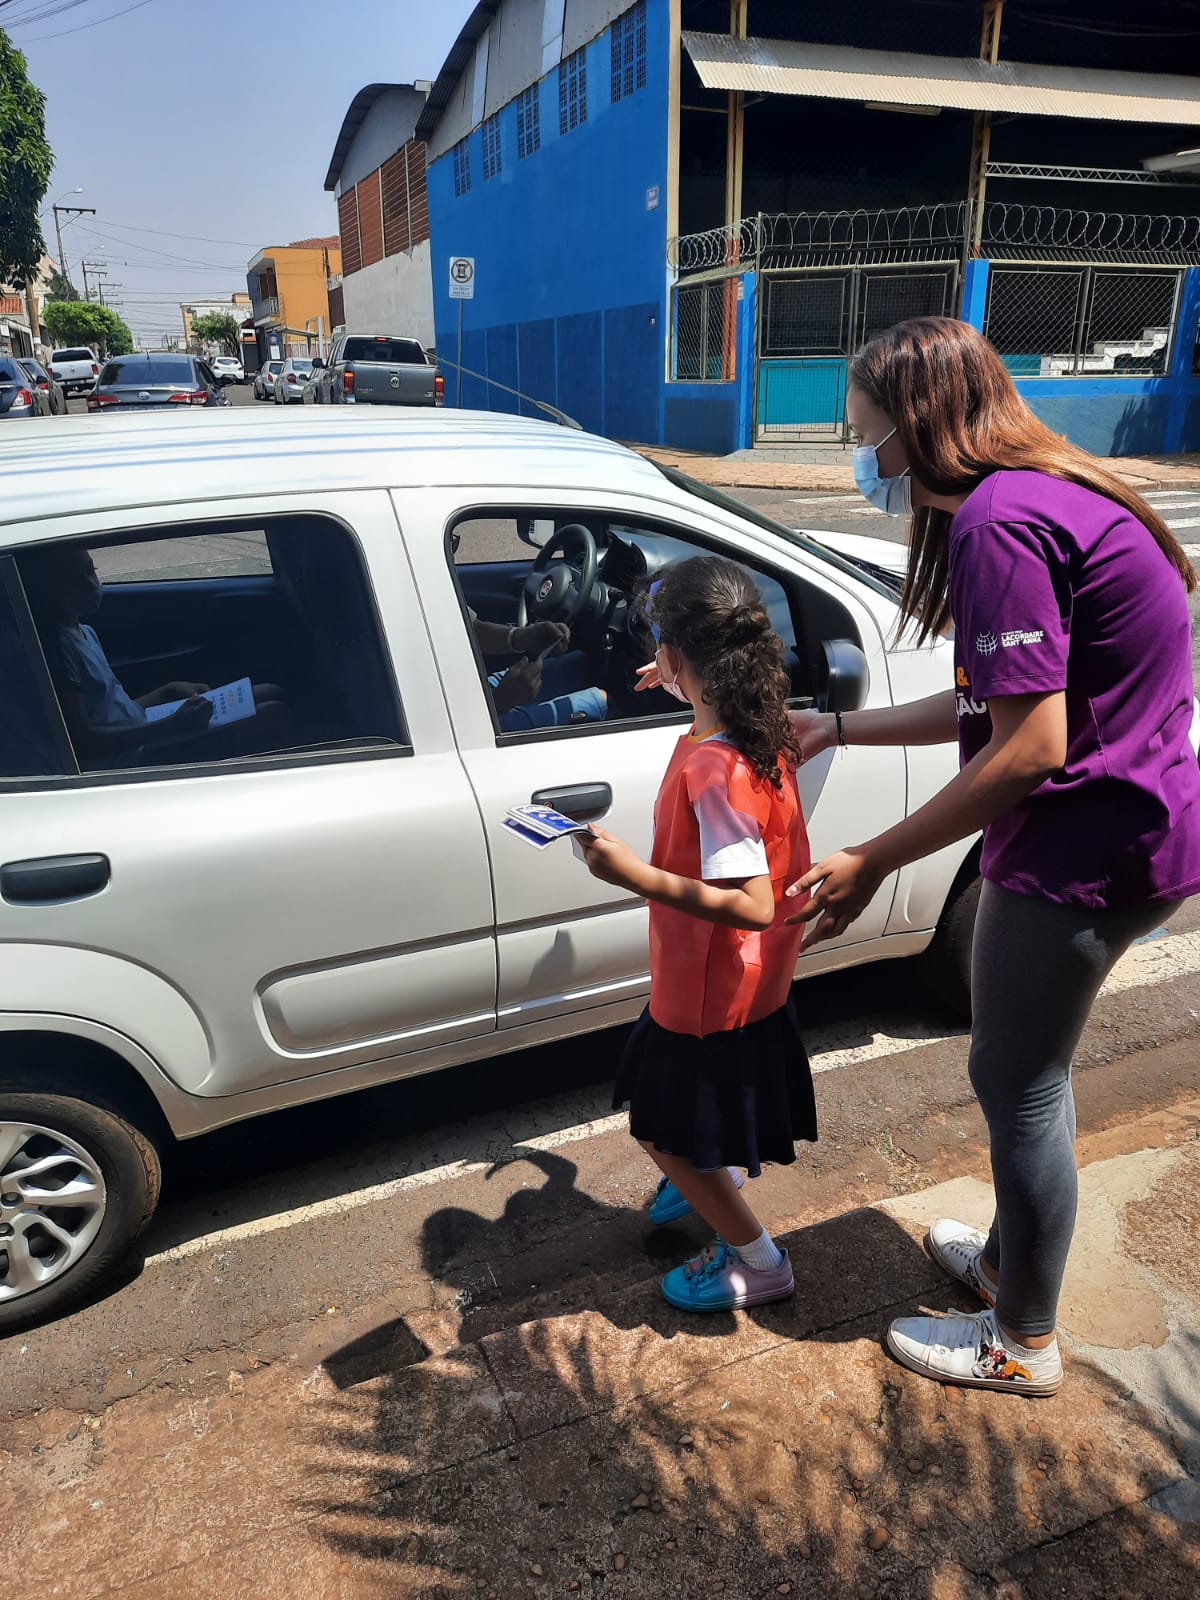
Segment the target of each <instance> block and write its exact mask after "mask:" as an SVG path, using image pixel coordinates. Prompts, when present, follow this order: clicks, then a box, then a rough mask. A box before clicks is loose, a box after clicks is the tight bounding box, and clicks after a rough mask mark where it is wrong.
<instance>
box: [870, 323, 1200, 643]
mask: <svg viewBox="0 0 1200 1600" xmlns="http://www.w3.org/2000/svg"><path fill="white" fill-rule="evenodd" d="M850 386H851V388H854V389H859V390H861V391H862V393H863V394H865V395H866V397H867V398H868V399H869V400H870V401H871V402H872V403H873V404H874V405H876V406H878V407H879V409H880V410H881V411H883V412H886V414H887V415H888V416H889V417H890V418H891V419H892V421H893V422H894V423H895V424H896V432H897V435H898V437H899V439H900V442H901V444H902V445H903V446H904V451H905V454H906V455H907V457H908V463H909V467H910V469H911V471H912V475H913V477H914V478H915V479H916V480H917V481H918V482H920V483H921V484H923V485H924V486H925V488H927V489H931V490H932V491H933V493H934V494H942V495H957V494H969V493H970V491H971V490H972V489H974V488H975V487H976V486H977V485H978V484H980V483H981V482H982V481H983V479H984V478H986V477H987V476H988V475H989V474H990V473H993V472H996V471H999V470H1002V469H1008V470H1009V471H1013V470H1020V471H1024V472H1044V473H1046V474H1048V476H1050V477H1052V478H1062V479H1065V480H1066V481H1067V482H1068V483H1077V484H1079V485H1081V486H1082V487H1083V488H1085V489H1092V490H1094V491H1095V493H1096V494H1101V495H1104V497H1105V498H1106V499H1108V500H1115V501H1116V502H1117V504H1118V505H1121V506H1124V507H1125V509H1126V510H1127V511H1129V512H1131V513H1132V515H1133V516H1135V517H1136V518H1137V520H1138V521H1139V522H1140V523H1142V524H1144V526H1145V527H1146V528H1147V529H1148V530H1149V532H1150V533H1151V535H1152V536H1153V538H1154V539H1155V541H1156V543H1157V544H1158V545H1159V546H1160V547H1161V548H1162V550H1163V551H1164V553H1165V554H1166V555H1167V557H1168V558H1169V559H1170V560H1171V562H1172V563H1173V564H1174V565H1175V566H1176V567H1177V568H1178V570H1179V576H1180V577H1181V578H1182V580H1183V582H1184V584H1185V586H1186V587H1187V588H1188V589H1189V590H1191V589H1194V588H1195V587H1196V573H1195V569H1194V568H1193V566H1192V563H1191V562H1190V561H1189V560H1188V558H1187V556H1186V555H1185V554H1184V551H1183V546H1182V545H1181V544H1180V543H1179V541H1178V539H1176V538H1175V536H1174V534H1173V533H1172V532H1171V530H1170V528H1168V527H1167V525H1166V523H1165V522H1164V521H1163V519H1162V518H1161V517H1160V516H1159V514H1158V512H1157V511H1155V510H1154V508H1153V507H1152V506H1150V505H1148V504H1147V503H1146V501H1145V500H1143V499H1142V497H1141V495H1140V494H1137V493H1136V492H1135V491H1134V490H1133V489H1131V488H1130V486H1129V485H1128V484H1127V483H1126V482H1125V481H1124V480H1123V479H1122V478H1119V477H1118V476H1117V474H1116V473H1115V472H1112V471H1110V469H1109V468H1108V467H1106V466H1105V465H1104V463H1103V462H1102V461H1098V460H1097V459H1096V457H1095V456H1092V455H1089V454H1088V452H1087V451H1086V450H1081V449H1080V448H1079V446H1078V445H1074V444H1070V443H1068V441H1067V440H1066V439H1064V438H1062V437H1061V436H1060V435H1059V434H1057V433H1055V432H1054V431H1053V430H1052V429H1050V428H1048V427H1047V426H1046V424H1045V423H1044V422H1041V421H1039V419H1038V418H1037V417H1035V416H1034V414H1033V412H1032V411H1031V410H1030V409H1029V407H1028V406H1027V405H1026V404H1025V402H1024V400H1022V398H1021V396H1020V395H1019V394H1018V393H1017V391H1016V389H1015V387H1014V385H1013V381H1012V379H1011V377H1009V374H1008V369H1007V368H1006V367H1005V365H1004V363H1003V362H1002V361H1001V359H1000V357H999V356H998V355H997V353H996V351H995V349H994V348H993V346H992V345H990V344H989V343H988V341H987V340H986V339H985V338H984V337H983V335H982V334H981V333H980V332H978V330H977V329H975V328H972V327H971V326H970V325H969V324H968V323H965V322H958V321H956V320H955V319H954V318H953V317H914V318H912V319H911V321H909V322H901V323H898V324H897V325H896V327H894V328H889V329H887V331H886V332H884V333H880V334H876V336H875V337H874V338H873V339H871V340H870V342H869V343H868V344H866V345H864V347H863V348H862V350H861V351H860V352H859V354H858V355H857V356H856V357H855V358H854V360H853V362H852V363H851V366H850ZM950 520H951V513H950V512H948V511H945V510H942V509H941V508H939V507H934V506H919V507H918V508H917V509H916V510H915V511H914V512H913V518H912V527H911V530H910V535H909V555H908V573H907V575H906V577H905V580H904V591H903V593H902V595H901V597H900V610H901V614H902V616H903V618H904V619H905V621H910V622H914V623H915V624H916V627H917V632H918V641H919V642H924V640H926V639H927V638H929V636H930V635H931V634H935V633H942V632H944V631H945V629H946V627H947V626H948V624H949V622H950Z"/></svg>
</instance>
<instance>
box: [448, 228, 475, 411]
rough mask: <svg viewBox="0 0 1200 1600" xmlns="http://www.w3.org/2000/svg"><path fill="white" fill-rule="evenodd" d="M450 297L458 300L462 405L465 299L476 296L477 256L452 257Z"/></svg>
mask: <svg viewBox="0 0 1200 1600" xmlns="http://www.w3.org/2000/svg"><path fill="white" fill-rule="evenodd" d="M450 298H451V300H457V301H458V369H457V370H458V385H457V389H456V395H455V401H454V403H455V405H457V406H461V405H462V341H463V301H464V300H474V298H475V257H474V256H451V257H450Z"/></svg>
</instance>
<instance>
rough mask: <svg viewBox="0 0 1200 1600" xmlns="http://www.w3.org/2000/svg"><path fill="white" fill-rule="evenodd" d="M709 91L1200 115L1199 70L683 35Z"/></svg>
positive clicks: (1122, 115) (961, 106) (1012, 109)
mask: <svg viewBox="0 0 1200 1600" xmlns="http://www.w3.org/2000/svg"><path fill="white" fill-rule="evenodd" d="M683 46H684V49H685V50H686V51H687V53H688V55H689V56H690V57H691V58H692V61H693V63H694V65H695V67H696V71H697V72H698V73H699V74H700V81H701V83H702V84H703V85H704V87H705V88H706V89H741V90H743V91H746V92H749V93H754V94H794V95H815V96H818V97H820V98H823V99H827V100H878V101H881V102H883V103H884V104H887V105H897V106H939V107H948V108H955V109H958V110H962V111H1003V112H1009V113H1016V114H1019V115H1022V116H1042V117H1047V116H1053V117H1090V118H1095V119H1104V120H1109V121H1115V122H1167V123H1200V78H1185V77H1182V76H1177V75H1175V74H1173V73H1165V72H1162V73H1160V72H1103V71H1100V70H1098V69H1096V68H1092V67H1043V66H1034V65H1031V64H1030V63H1027V62H1021V61H998V62H997V63H996V65H995V66H992V64H991V63H990V62H987V61H980V60H976V59H975V58H973V57H971V56H919V55H910V54H907V53H903V52H899V51H885V50H857V49H852V48H850V47H849V46H847V45H835V44H805V43H803V42H801V41H799V40H793V39H737V38H734V37H733V36H732V35H730V34H727V33H685V34H684V35H683Z"/></svg>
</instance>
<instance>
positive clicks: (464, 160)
mask: <svg viewBox="0 0 1200 1600" xmlns="http://www.w3.org/2000/svg"><path fill="white" fill-rule="evenodd" d="M470 187H471V142H470V140H469V139H460V140H459V141H458V143H457V144H456V145H455V146H454V193H455V194H456V195H462V194H466V192H467V190H468V189H469V188H470Z"/></svg>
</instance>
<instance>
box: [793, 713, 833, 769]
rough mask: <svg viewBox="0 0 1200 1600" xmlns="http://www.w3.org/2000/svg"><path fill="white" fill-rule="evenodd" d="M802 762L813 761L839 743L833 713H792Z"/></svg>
mask: <svg viewBox="0 0 1200 1600" xmlns="http://www.w3.org/2000/svg"><path fill="white" fill-rule="evenodd" d="M788 715H789V716H790V717H791V719H792V727H793V729H794V730H795V734H796V739H797V742H798V743H799V745H800V759H801V761H811V760H812V758H813V756H819V755H820V754H821V751H822V750H832V748H833V746H834V745H835V744H836V743H837V718H836V717H835V716H834V714H833V712H832V711H791V712H789V713H788Z"/></svg>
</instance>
